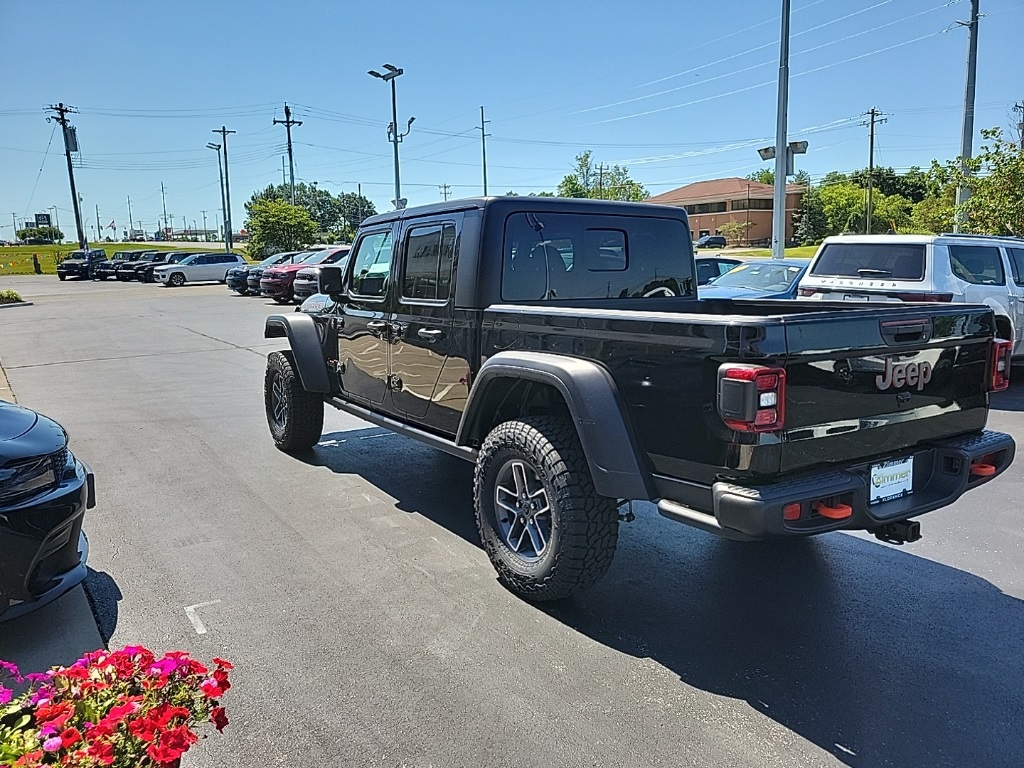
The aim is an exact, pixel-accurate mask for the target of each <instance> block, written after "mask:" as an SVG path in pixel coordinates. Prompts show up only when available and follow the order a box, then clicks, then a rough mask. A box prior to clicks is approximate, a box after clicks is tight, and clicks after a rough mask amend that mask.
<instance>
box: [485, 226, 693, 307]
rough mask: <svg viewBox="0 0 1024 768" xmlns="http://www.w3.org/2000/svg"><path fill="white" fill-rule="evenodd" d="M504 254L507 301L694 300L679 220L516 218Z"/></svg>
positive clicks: (687, 238)
mask: <svg viewBox="0 0 1024 768" xmlns="http://www.w3.org/2000/svg"><path fill="white" fill-rule="evenodd" d="M503 251H504V253H503V264H502V281H501V297H502V299H504V300H505V301H536V300H543V299H608V298H640V297H652V298H653V297H659V296H686V295H692V294H693V285H692V283H693V273H692V256H691V253H692V252H691V245H690V236H689V232H688V231H687V228H686V225H685V224H683V222H681V221H679V220H677V219H659V218H654V217H640V216H628V217H627V216H607V215H605V216H593V215H588V214H579V213H515V214H512V215H511V216H509V217H508V219H506V221H505V243H504V249H503Z"/></svg>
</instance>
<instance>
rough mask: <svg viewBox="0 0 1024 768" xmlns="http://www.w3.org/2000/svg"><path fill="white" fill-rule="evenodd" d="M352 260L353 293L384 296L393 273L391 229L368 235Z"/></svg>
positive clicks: (358, 246)
mask: <svg viewBox="0 0 1024 768" xmlns="http://www.w3.org/2000/svg"><path fill="white" fill-rule="evenodd" d="M352 261H353V266H352V293H355V294H358V295H360V296H383V295H384V292H385V291H386V290H387V287H388V277H389V276H390V275H391V230H390V229H389V230H387V231H386V232H374V233H372V234H369V235H366V237H364V238H363V239H362V240H360V241H359V245H357V246H356V254H355V257H354V258H353V260H352Z"/></svg>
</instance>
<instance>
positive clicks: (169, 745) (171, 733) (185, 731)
mask: <svg viewBox="0 0 1024 768" xmlns="http://www.w3.org/2000/svg"><path fill="white" fill-rule="evenodd" d="M197 741H199V737H198V736H197V735H196V734H195V733H193V732H192V731H191V730H189V728H188V727H187V726H184V725H180V726H178V727H177V728H171V729H170V730H167V731H164V732H163V733H161V734H160V739H159V741H157V742H156V743H155V744H150V745H149V747H147V748H146V752H147V753H148V754H149V756H150V757H151V758H152V759H153V761H154V762H156V763H158V764H160V765H166V764H168V763H173V762H174V761H175V760H177V759H178V758H180V757H181V756H182V755H183V754H185V752H187V751H188V749H189V747H191V746H192V745H193V744H195V743H196V742H197Z"/></svg>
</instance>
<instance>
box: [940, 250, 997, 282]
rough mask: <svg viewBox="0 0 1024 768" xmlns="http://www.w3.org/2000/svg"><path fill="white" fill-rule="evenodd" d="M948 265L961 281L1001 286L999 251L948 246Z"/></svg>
mask: <svg viewBox="0 0 1024 768" xmlns="http://www.w3.org/2000/svg"><path fill="white" fill-rule="evenodd" d="M949 265H950V267H952V269H953V274H954V275H956V276H957V277H959V278H960V279H961V280H965V281H967V282H968V283H974V284H976V285H1003V284H1004V283H1005V282H1006V279H1005V277H1004V274H1003V259H1002V256H1001V255H1000V254H999V249H998V248H994V247H992V246H986V245H951V246H949Z"/></svg>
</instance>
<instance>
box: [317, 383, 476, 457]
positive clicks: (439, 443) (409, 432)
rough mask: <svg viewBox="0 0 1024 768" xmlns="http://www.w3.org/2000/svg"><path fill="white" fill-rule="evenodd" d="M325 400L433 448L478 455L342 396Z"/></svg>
mask: <svg viewBox="0 0 1024 768" xmlns="http://www.w3.org/2000/svg"><path fill="white" fill-rule="evenodd" d="M324 402H326V403H327V404H328V405H333V406H334V407H335V408H337V409H338V410H339V411H344V412H345V413H347V414H350V415H352V416H355V417H356V418H358V419H362V420H363V421H368V422H370V423H371V424H376V425H377V426H378V427H384V429H389V430H391V431H392V432H397V433H398V434H400V435H403V436H405V437H411V438H412V439H413V440H418V441H419V442H421V443H426V444H427V445H429V446H430V447H431V448H437V449H438V450H440V451H444V452H445V453H447V454H450V455H452V456H456V457H458V458H460V459H465V460H466V461H476V455H477V453H478V451H477V450H476V449H475V448H470V447H468V446H465V445H456V444H455V443H453V442H452V441H451V440H446V439H445V438H443V437H440V436H438V435H435V434H433V433H431V432H426V431H424V430H422V429H417V428H416V427H411V426H409V425H408V424H403V423H402V422H400V421H395V420H394V419H392V418H389V417H387V416H383V415H381V414H379V413H377V412H375V411H371V410H370V409H369V408H363V407H362V406H360V405H355V404H353V403H350V402H348V401H347V400H342V399H341V398H340V397H333V396H332V397H326V398H324Z"/></svg>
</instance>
